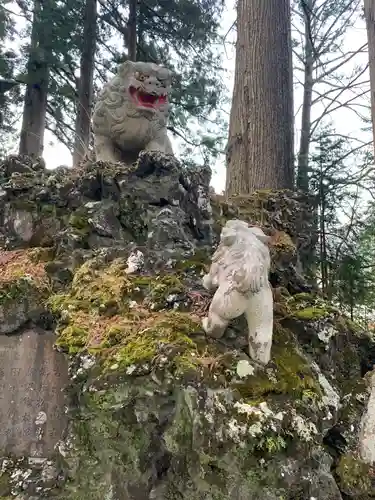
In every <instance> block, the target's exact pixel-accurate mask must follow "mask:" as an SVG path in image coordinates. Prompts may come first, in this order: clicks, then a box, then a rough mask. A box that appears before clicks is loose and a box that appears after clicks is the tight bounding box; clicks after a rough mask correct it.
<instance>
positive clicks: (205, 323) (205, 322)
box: [202, 316, 208, 333]
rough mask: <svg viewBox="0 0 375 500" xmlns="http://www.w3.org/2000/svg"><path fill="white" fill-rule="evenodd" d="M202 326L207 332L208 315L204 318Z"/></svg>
mask: <svg viewBox="0 0 375 500" xmlns="http://www.w3.org/2000/svg"><path fill="white" fill-rule="evenodd" d="M202 327H203V330H204V331H205V332H206V333H207V331H208V317H207V316H206V317H205V318H203V319H202Z"/></svg>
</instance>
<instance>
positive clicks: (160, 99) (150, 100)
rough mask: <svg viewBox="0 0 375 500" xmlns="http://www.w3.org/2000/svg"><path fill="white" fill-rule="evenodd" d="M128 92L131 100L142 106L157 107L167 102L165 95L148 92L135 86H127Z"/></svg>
mask: <svg viewBox="0 0 375 500" xmlns="http://www.w3.org/2000/svg"><path fill="white" fill-rule="evenodd" d="M129 92H130V95H131V96H132V99H133V101H134V102H135V103H136V104H138V106H142V107H144V108H158V107H159V106H161V105H163V104H165V103H166V102H167V96H166V95H155V94H148V93H147V92H143V91H142V90H138V89H136V88H135V87H129Z"/></svg>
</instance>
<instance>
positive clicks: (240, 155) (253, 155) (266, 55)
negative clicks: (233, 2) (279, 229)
mask: <svg viewBox="0 0 375 500" xmlns="http://www.w3.org/2000/svg"><path fill="white" fill-rule="evenodd" d="M293 121H294V120H293V74H292V48H291V35H290V5H289V0H238V5H237V46H236V70H235V82H234V91H233V101H232V109H231V115H230V125H229V139H228V145H227V184H226V190H227V194H228V195H234V194H248V193H251V192H252V191H254V190H256V189H282V188H293V184H294V180H293Z"/></svg>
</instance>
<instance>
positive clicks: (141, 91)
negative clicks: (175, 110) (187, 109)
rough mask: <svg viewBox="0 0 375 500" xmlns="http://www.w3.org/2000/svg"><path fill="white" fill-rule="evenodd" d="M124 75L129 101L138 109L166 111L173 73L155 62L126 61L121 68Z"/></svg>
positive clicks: (121, 74) (120, 70)
mask: <svg viewBox="0 0 375 500" xmlns="http://www.w3.org/2000/svg"><path fill="white" fill-rule="evenodd" d="M119 75H120V76H122V77H123V81H124V83H125V89H126V90H125V91H126V92H127V94H128V95H127V97H128V99H127V100H128V103H131V105H132V107H133V108H134V109H135V110H138V111H146V112H151V113H152V112H154V113H155V112H159V113H163V114H164V113H166V112H167V111H168V109H169V102H168V94H169V91H170V87H171V73H170V71H169V70H168V69H166V68H163V67H162V66H158V65H156V64H153V63H144V62H136V63H134V62H130V61H128V62H126V63H124V64H123V65H122V66H121V67H120V68H119Z"/></svg>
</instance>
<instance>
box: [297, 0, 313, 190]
mask: <svg viewBox="0 0 375 500" xmlns="http://www.w3.org/2000/svg"><path fill="white" fill-rule="evenodd" d="M305 4H306V5H305V8H304V22H305V58H304V59H305V71H304V79H305V81H304V85H303V103H302V122H301V139H300V146H299V152H298V174H297V187H298V189H301V190H302V191H305V192H308V190H309V151H310V131H311V106H312V93H313V86H314V80H313V68H314V53H313V46H312V40H311V12H312V11H313V2H312V0H306V1H305Z"/></svg>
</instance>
